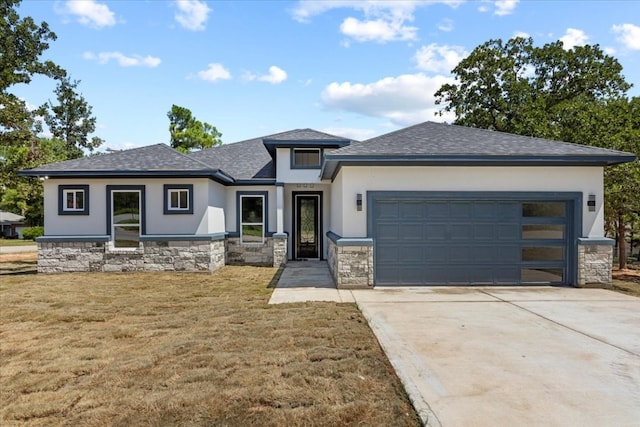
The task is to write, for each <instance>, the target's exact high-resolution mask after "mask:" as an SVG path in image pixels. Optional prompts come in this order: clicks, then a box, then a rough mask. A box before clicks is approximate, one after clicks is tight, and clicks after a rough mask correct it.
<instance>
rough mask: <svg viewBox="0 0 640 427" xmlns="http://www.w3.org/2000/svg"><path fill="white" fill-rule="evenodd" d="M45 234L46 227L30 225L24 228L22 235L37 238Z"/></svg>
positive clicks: (32, 238)
mask: <svg viewBox="0 0 640 427" xmlns="http://www.w3.org/2000/svg"><path fill="white" fill-rule="evenodd" d="M40 236H44V227H29V228H25V229H24V230H22V237H24V238H25V239H30V240H36V237H40Z"/></svg>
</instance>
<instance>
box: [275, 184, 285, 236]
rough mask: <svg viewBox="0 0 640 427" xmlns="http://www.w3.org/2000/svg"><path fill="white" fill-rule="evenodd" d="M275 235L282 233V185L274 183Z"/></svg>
mask: <svg viewBox="0 0 640 427" xmlns="http://www.w3.org/2000/svg"><path fill="white" fill-rule="evenodd" d="M276 222H277V225H276V233H278V234H282V233H284V184H283V183H279V182H278V183H276Z"/></svg>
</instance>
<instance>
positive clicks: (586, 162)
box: [321, 154, 636, 181]
mask: <svg viewBox="0 0 640 427" xmlns="http://www.w3.org/2000/svg"><path fill="white" fill-rule="evenodd" d="M634 160H636V156H635V155H632V154H629V155H616V156H605V155H601V156H580V155H573V156H569V155H564V156H415V155H413V156H410V155H397V156H356V155H342V156H340V155H327V157H326V158H325V161H324V164H323V167H322V171H321V178H322V179H331V180H332V181H333V180H334V179H335V177H336V175H337V174H338V172H339V171H340V168H342V166H612V165H616V164H621V163H627V162H632V161H634Z"/></svg>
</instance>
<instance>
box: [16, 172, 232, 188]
mask: <svg viewBox="0 0 640 427" xmlns="http://www.w3.org/2000/svg"><path fill="white" fill-rule="evenodd" d="M18 175H20V176H34V177H45V178H47V177H51V178H105V177H109V178H143V177H148V178H195V177H198V178H211V179H213V180H214V181H217V182H220V183H221V184H226V185H228V184H233V183H234V182H235V180H234V179H233V178H232V177H231V176H229V175H228V174H226V173H224V172H223V171H221V170H218V169H213V170H198V171H183V170H151V171H149V170H146V171H140V170H139V171H135V170H133V171H132V170H122V171H114V170H75V171H68V170H67V171H61V170H44V169H40V170H32V169H25V170H21V171H19V172H18Z"/></svg>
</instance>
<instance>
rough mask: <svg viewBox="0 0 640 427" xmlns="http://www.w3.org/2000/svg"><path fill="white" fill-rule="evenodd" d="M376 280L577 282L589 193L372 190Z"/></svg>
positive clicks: (422, 282)
mask: <svg viewBox="0 0 640 427" xmlns="http://www.w3.org/2000/svg"><path fill="white" fill-rule="evenodd" d="M367 199H368V207H369V208H368V210H369V215H368V224H367V225H368V229H369V231H370V236H371V237H373V242H374V243H373V244H374V264H375V267H374V271H375V278H374V280H375V284H376V285H383V286H393V285H397V286H412V285H430V286H434V285H539V284H570V283H572V282H573V280H574V276H575V273H574V270H575V267H574V265H575V252H576V250H575V247H574V243H573V242H574V241H575V240H576V236H577V228H576V227H577V225H578V224H579V223H580V221H581V215H580V212H579V208H580V207H581V200H582V195H581V193H564V192H560V193H558V192H556V193H544V192H540V193H538V192H536V193H526V192H515V193H512V192H510V193H500V192H491V193H483V192H369V193H368V194H367Z"/></svg>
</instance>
